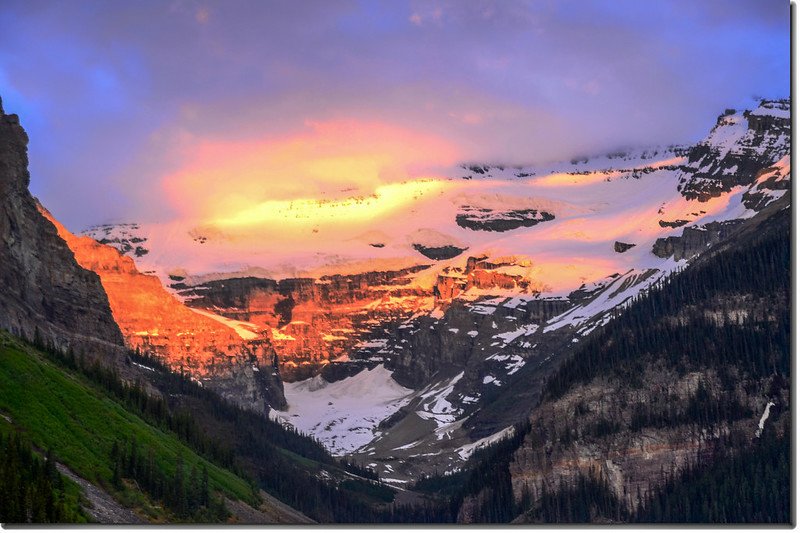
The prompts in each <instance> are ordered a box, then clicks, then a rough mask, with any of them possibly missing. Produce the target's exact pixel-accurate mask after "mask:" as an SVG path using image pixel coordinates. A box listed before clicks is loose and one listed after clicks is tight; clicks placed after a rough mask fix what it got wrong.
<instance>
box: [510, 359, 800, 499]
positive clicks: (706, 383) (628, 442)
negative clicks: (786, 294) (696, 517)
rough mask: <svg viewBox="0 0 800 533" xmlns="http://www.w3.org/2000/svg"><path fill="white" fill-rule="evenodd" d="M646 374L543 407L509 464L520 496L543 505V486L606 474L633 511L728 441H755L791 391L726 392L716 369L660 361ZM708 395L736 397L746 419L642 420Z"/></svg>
mask: <svg viewBox="0 0 800 533" xmlns="http://www.w3.org/2000/svg"><path fill="white" fill-rule="evenodd" d="M640 377H641V378H642V381H641V383H642V385H643V386H642V387H631V386H630V384H629V383H625V382H622V381H619V380H596V381H594V382H592V383H591V384H589V385H587V386H583V387H580V388H577V389H575V390H574V391H572V392H571V393H570V394H568V395H566V396H564V397H563V398H561V399H559V400H558V401H555V402H547V403H545V404H544V405H543V406H542V407H541V408H539V409H537V410H536V411H535V414H534V416H533V417H532V429H531V432H530V433H529V434H528V436H527V438H526V439H525V442H524V443H523V444H522V446H520V448H519V449H518V450H517V452H516V454H515V456H514V460H513V461H512V462H511V464H510V466H509V470H510V472H511V479H512V486H513V489H514V493H515V495H516V497H517V498H518V499H521V498H522V497H523V494H526V495H527V496H529V497H530V498H531V500H532V501H533V502H537V501H538V500H539V499H540V498H541V495H542V491H543V490H550V491H554V490H557V488H558V487H559V485H560V484H564V485H566V486H570V485H572V484H574V483H575V482H576V481H577V479H578V477H579V476H580V475H583V476H585V477H590V476H599V477H600V478H601V480H602V481H604V482H605V483H607V484H608V487H609V488H610V489H611V490H612V492H613V493H614V494H615V496H616V497H617V498H618V499H619V501H621V502H623V503H624V504H625V505H626V507H627V508H628V510H629V511H634V510H635V509H636V507H637V506H638V505H639V504H640V503H644V502H645V500H646V499H647V497H648V495H649V494H650V492H651V491H656V490H658V489H659V487H660V486H661V485H663V483H665V481H666V479H667V478H668V477H669V476H670V475H674V474H677V473H679V472H680V471H682V470H683V469H685V468H689V467H692V466H694V465H696V464H697V463H698V462H701V463H703V462H707V461H709V460H710V458H711V457H712V455H713V451H714V447H715V446H716V445H717V444H716V443H717V442H718V441H719V440H720V439H721V438H734V439H740V440H742V441H747V440H750V439H752V438H753V436H754V435H755V434H756V432H757V430H758V427H759V419H760V417H761V416H762V414H763V412H764V410H765V407H766V405H767V403H769V402H773V406H774V405H781V406H783V407H784V408H785V407H787V406H788V405H789V403H788V401H789V400H788V396H787V394H788V390H785V391H782V392H781V393H777V394H776V395H774V396H768V397H765V396H764V395H763V391H767V390H769V389H770V383H769V379H767V380H763V382H759V383H750V384H748V385H747V386H745V385H744V384H740V386H739V387H735V388H734V389H733V390H725V388H724V387H723V386H722V385H721V383H720V374H719V373H718V372H716V371H714V370H711V369H708V370H706V371H703V372H693V373H688V374H686V375H683V376H680V375H678V374H676V373H675V372H672V371H665V370H664V369H660V368H658V366H656V367H654V368H648V369H647V370H646V371H645V372H644V373H643V374H642V375H641V376H640ZM702 395H711V396H726V397H727V398H737V399H738V401H739V402H740V405H741V407H740V410H741V413H740V414H741V417H740V418H739V419H738V420H735V421H732V422H728V421H724V422H719V423H715V424H711V425H709V426H704V425H702V424H698V423H696V421H694V420H688V421H687V422H686V423H683V424H681V423H679V424H658V423H655V422H654V423H648V422H643V421H642V420H643V418H642V416H641V413H642V412H644V410H645V409H652V408H653V407H652V406H656V405H668V406H669V409H670V410H671V412H676V413H677V412H682V411H686V410H689V409H691V406H692V405H693V404H696V403H697V401H698V400H697V398H698V396H702ZM776 413H778V409H775V410H774V411H773V412H772V416H773V420H771V423H774V424H776V425H780V423H779V422H775V419H776V418H777V417H776ZM640 425H641V426H643V427H639V426H640Z"/></svg>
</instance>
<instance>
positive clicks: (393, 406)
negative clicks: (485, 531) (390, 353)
mask: <svg viewBox="0 0 800 533" xmlns="http://www.w3.org/2000/svg"><path fill="white" fill-rule="evenodd" d="M413 392H414V391H413V390H411V389H406V388H405V387H402V386H401V385H399V384H398V383H397V382H396V381H395V380H393V379H392V373H391V372H390V371H389V370H387V369H386V368H385V367H384V366H383V365H378V366H376V367H375V368H373V369H372V370H362V371H361V372H359V373H358V374H356V375H355V376H352V377H349V378H345V379H343V380H341V381H337V382H335V383H328V382H327V381H325V380H324V379H322V376H316V377H313V378H310V379H307V380H304V381H298V382H296V383H286V384H285V386H284V394H285V395H286V400H287V402H288V403H289V409H288V410H287V411H271V412H270V416H271V417H272V418H273V419H274V420H278V421H282V422H285V423H288V424H291V425H293V426H294V427H296V428H297V429H298V430H299V431H301V432H303V433H306V434H309V435H314V436H315V437H316V438H317V439H319V440H320V441H321V442H322V443H323V444H324V445H325V446H326V447H327V448H328V449H329V450H330V451H331V452H332V453H333V454H334V455H344V454H346V453H349V452H353V451H355V450H357V449H358V448H361V447H362V446H364V445H366V444H367V443H369V442H370V441H371V440H372V439H373V438H374V437H375V433H374V430H375V428H376V427H377V425H378V423H380V421H381V420H383V419H384V418H386V417H388V416H389V415H391V414H392V413H394V412H395V411H397V410H398V409H400V408H401V407H402V406H404V405H405V404H407V403H408V402H409V400H410V398H411V395H412V394H413Z"/></svg>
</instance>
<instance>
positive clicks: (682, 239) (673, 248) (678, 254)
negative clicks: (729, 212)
mask: <svg viewBox="0 0 800 533" xmlns="http://www.w3.org/2000/svg"><path fill="white" fill-rule="evenodd" d="M740 224H741V221H740V220H730V221H725V222H709V223H708V224H704V225H702V226H691V227H688V228H683V232H682V233H681V235H679V236H674V235H673V236H670V237H661V238H659V239H656V242H655V243H654V244H653V254H654V255H656V256H657V257H662V258H667V257H673V258H674V259H675V260H676V261H680V260H681V259H691V258H693V257H695V256H696V255H698V254H700V253H702V252H704V251H706V250H707V249H708V248H710V247H711V246H713V245H715V244H717V243H718V242H721V241H723V240H725V239H727V238H728V237H730V236H731V235H733V234H734V233H735V232H736V228H737V227H739V225H740Z"/></svg>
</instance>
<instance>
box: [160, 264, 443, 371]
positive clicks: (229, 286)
mask: <svg viewBox="0 0 800 533" xmlns="http://www.w3.org/2000/svg"><path fill="white" fill-rule="evenodd" d="M425 268H427V267H426V266H420V267H414V268H410V269H405V270H399V271H387V272H368V273H364V274H357V275H351V276H346V275H335V276H324V277H321V278H319V279H311V278H295V279H284V280H281V281H275V280H269V279H261V278H235V279H226V280H221V281H212V282H207V283H203V284H201V285H197V286H193V287H187V286H186V285H184V284H183V280H176V284H175V285H173V288H177V289H178V290H179V292H180V294H181V296H183V297H185V298H186V301H187V304H188V305H190V306H192V307H193V308H196V309H207V310H214V312H215V313H219V314H221V315H223V316H225V317H228V318H232V319H236V320H243V321H247V322H249V323H251V324H253V325H255V326H256V327H257V329H258V330H259V331H264V334H265V335H266V337H267V338H268V339H269V341H270V343H271V344H272V346H274V349H275V352H276V354H277V360H278V364H279V366H280V370H281V375H282V377H283V378H284V379H285V380H288V381H295V380H299V379H305V378H308V377H311V376H312V375H316V374H317V373H319V371H320V370H321V369H322V368H324V367H326V366H327V365H329V364H330V363H331V362H339V363H344V362H347V361H349V360H350V359H359V356H358V352H359V347H360V346H362V345H363V344H365V343H368V342H369V339H370V338H371V337H372V336H374V335H375V334H376V332H379V331H380V330H381V329H383V328H386V327H389V326H390V325H391V324H393V323H399V322H400V321H402V320H404V319H407V318H409V317H410V316H412V315H413V314H414V313H417V312H419V311H420V310H423V309H427V310H430V309H431V308H432V302H433V298H432V296H431V294H430V291H425V290H423V289H420V288H418V287H416V286H414V285H412V283H411V279H410V276H411V275H413V274H415V273H417V272H419V271H420V270H424V269H425Z"/></svg>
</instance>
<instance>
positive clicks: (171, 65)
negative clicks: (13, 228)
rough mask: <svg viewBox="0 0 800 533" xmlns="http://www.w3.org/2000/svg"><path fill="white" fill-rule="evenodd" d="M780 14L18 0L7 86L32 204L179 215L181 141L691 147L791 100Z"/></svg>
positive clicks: (0, 68) (593, 4)
mask: <svg viewBox="0 0 800 533" xmlns="http://www.w3.org/2000/svg"><path fill="white" fill-rule="evenodd" d="M785 4H786V3H785V2H784V1H783V0H768V1H761V0H758V1H755V0H753V1H745V0H733V1H725V2H724V3H723V2H721V1H717V0H709V1H707V2H694V1H690V0H674V1H671V2H641V1H639V0H629V1H621V0H619V1H618V0H614V1H611V0H608V1H600V0H593V1H584V0H581V1H577V0H576V1H570V0H559V1H555V0H542V1H536V2H533V1H525V0H503V1H488V0H476V1H474V2H461V1H456V0H448V1H436V0H433V1H427V0H426V1H415V0H412V1H408V2H386V3H376V2H369V1H358V0H318V1H313V0H308V1H306V2H303V3H302V4H298V3H295V2H283V1H274V2H244V1H241V0H240V1H236V2H227V3H225V5H224V8H223V7H222V6H217V7H215V8H214V9H213V10H212V9H210V8H209V7H208V6H207V5H206V3H205V2H201V1H194V0H175V1H173V2H170V3H165V2H162V1H155V0H153V1H142V2H135V3H116V2H114V3H112V2H103V1H100V0H96V1H92V0H86V1H82V2H77V3H70V4H69V5H67V4H59V3H53V2H46V1H25V2H23V1H13V0H12V1H10V2H5V3H4V4H3V7H2V8H0V24H2V26H3V28H4V31H3V32H2V33H0V50H2V53H0V92H1V93H2V95H3V97H4V103H5V108H6V110H7V111H9V112H15V111H20V112H21V114H22V121H23V124H25V125H26V126H27V127H28V129H29V130H30V134H31V145H30V151H31V162H32V163H31V165H32V171H33V177H32V183H33V187H34V189H35V192H36V193H37V194H39V195H40V196H41V198H42V200H43V202H45V204H47V205H48V207H50V208H51V210H52V211H53V213H54V214H55V215H56V216H57V217H59V218H61V219H63V220H64V222H65V223H66V224H67V225H68V226H69V227H72V228H74V229H80V228H81V227H82V226H85V225H87V224H90V223H93V222H101V221H104V220H106V219H113V218H127V219H140V218H163V217H169V216H172V215H174V214H175V213H174V212H173V211H174V208H173V203H172V202H171V201H170V200H169V199H165V198H160V197H159V193H158V192H157V191H158V190H159V187H160V186H161V184H162V182H163V179H164V176H167V175H172V174H174V173H175V172H178V171H179V170H180V169H181V168H183V167H182V165H184V164H185V162H186V161H185V159H184V156H185V154H186V151H185V150H187V149H189V148H187V147H189V145H190V144H191V143H192V142H200V143H203V142H208V140H209V139H214V140H215V141H219V142H228V143H232V144H236V143H245V144H246V143H248V142H251V141H252V140H253V139H261V140H265V139H279V138H291V137H292V136H296V135H300V136H302V135H308V134H309V131H310V130H309V129H308V126H306V124H311V123H316V124H328V123H330V124H341V123H346V122H350V123H353V124H383V125H386V126H387V127H390V128H395V129H397V130H398V131H401V130H402V131H411V132H415V134H426V135H430V136H431V137H433V138H436V139H439V140H441V141H443V142H446V143H448V145H450V146H452V147H454V149H455V151H456V152H457V153H458V154H459V155H460V156H461V157H463V158H465V159H468V160H471V161H478V160H490V161H496V162H506V163H526V162H532V161H547V160H551V159H556V158H563V157H571V156H572V155H575V154H576V153H589V152H592V151H602V150H607V149H610V148H615V147H617V146H620V145H625V144H637V143H662V142H689V141H692V140H694V139H697V138H699V137H701V136H702V135H703V134H704V133H705V131H706V130H707V129H708V127H709V124H711V123H712V122H713V120H714V119H715V117H716V116H717V115H718V114H719V112H720V110H721V109H724V108H726V107H732V106H735V107H742V106H744V105H748V104H749V103H750V102H749V101H748V99H749V98H750V96H751V95H753V94H759V95H763V96H767V97H769V96H787V95H788V93H789V26H788V10H787V7H786V5H785ZM370 131H371V130H370ZM195 149H197V147H195ZM343 150H344V151H345V153H346V149H345V148H343Z"/></svg>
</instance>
